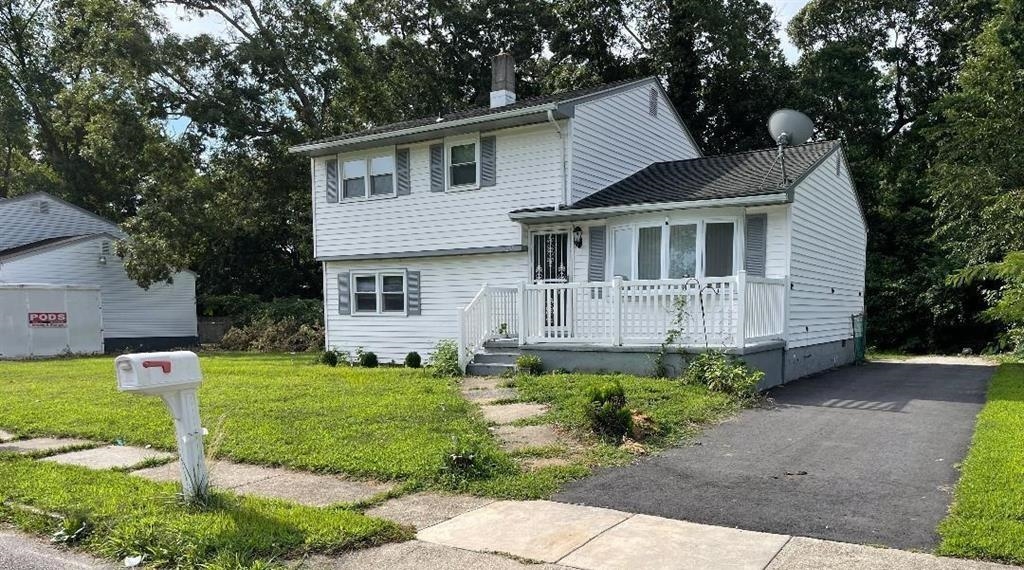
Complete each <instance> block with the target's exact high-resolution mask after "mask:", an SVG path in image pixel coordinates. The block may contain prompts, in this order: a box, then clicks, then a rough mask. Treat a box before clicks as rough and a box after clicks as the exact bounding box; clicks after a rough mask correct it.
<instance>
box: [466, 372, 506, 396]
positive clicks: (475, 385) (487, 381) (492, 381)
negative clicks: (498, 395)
mask: <svg viewBox="0 0 1024 570" xmlns="http://www.w3.org/2000/svg"><path fill="white" fill-rule="evenodd" d="M504 382H505V380H504V379H502V378H498V377H497V376H466V377H465V378H463V379H462V381H461V382H459V389H460V390H462V392H463V393H465V392H471V391H473V390H494V389H496V388H498V387H500V386H501V385H502V383H504Z"/></svg>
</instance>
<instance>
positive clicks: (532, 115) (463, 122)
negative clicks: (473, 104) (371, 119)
mask: <svg viewBox="0 0 1024 570" xmlns="http://www.w3.org/2000/svg"><path fill="white" fill-rule="evenodd" d="M549 111H550V112H552V114H553V115H554V116H555V117H556V118H558V119H566V118H568V115H565V114H564V113H563V112H561V111H560V110H559V104H558V103H554V102H552V103H544V104H542V105H536V106H531V107H523V108H520V109H512V110H510V111H506V112H498V113H488V114H486V115H480V116H477V117H467V118H465V119H456V120H454V121H441V122H438V123H431V124H428V125H420V126H417V127H410V128H407V129H400V130H397V131H387V132H383V133H374V134H370V135H365V136H361V137H353V138H350V139H343V140H338V141H323V142H313V143H305V144H300V145H295V146H293V147H290V148H289V149H288V152H289V153H291V154H299V155H303V156H322V155H325V154H332V153H336V152H342V151H346V150H358V149H362V148H369V147H372V146H379V145H383V144H405V143H414V142H420V141H426V140H431V139H437V138H441V137H443V136H446V135H448V134H456V133H458V132H464V131H472V130H476V129H477V128H478V127H479V126H481V125H484V124H487V123H503V124H502V125H501V126H502V127H505V126H518V125H520V124H522V125H525V124H531V123H536V122H542V121H545V120H547V114H548V112H549Z"/></svg>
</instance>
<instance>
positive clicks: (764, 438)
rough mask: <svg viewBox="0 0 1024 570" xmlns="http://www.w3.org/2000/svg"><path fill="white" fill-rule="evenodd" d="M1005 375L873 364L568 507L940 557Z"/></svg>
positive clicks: (790, 392)
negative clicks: (992, 388)
mask: <svg viewBox="0 0 1024 570" xmlns="http://www.w3.org/2000/svg"><path fill="white" fill-rule="evenodd" d="M993 371H994V368H992V367H989V366H983V365H978V364H944V363H931V362H927V363H922V362H913V361H912V362H907V363H871V364H866V365H863V366H853V367H847V368H843V369H840V370H836V371H832V372H829V373H826V374H823V375H820V376H816V377H813V378H807V379H803V380H800V381H797V382H793V383H791V384H787V385H785V386H782V387H779V388H777V389H775V390H773V391H772V393H771V396H772V397H773V398H774V400H775V405H774V407H771V408H765V409H753V410H746V411H744V412H742V413H741V414H740V415H739V416H737V417H736V418H734V419H733V420H730V421H728V422H726V423H724V424H722V425H719V426H716V427H714V428H711V429H708V430H707V431H705V433H704V434H703V435H702V436H701V437H700V438H699V439H698V440H696V441H695V442H693V443H690V444H688V445H686V446H683V447H679V448H675V449H671V450H668V451H666V452H665V453H663V454H661V455H659V456H657V457H654V458H651V459H649V460H646V461H643V462H641V463H640V464H638V465H633V466H630V467H623V468H615V469H605V470H602V471H600V472H598V473H597V474H595V475H594V476H593V477H590V478H587V479H584V480H581V481H577V482H576V483H573V484H571V485H570V486H569V487H567V488H566V489H565V490H564V491H563V492H561V493H560V494H559V495H558V496H556V497H555V499H556V500H559V501H564V502H571V503H582V504H587V505H592V506H598V507H610V508H613V509H619V510H624V511H630V512H639V513H645V514H650V515H656V516H662V517H670V518H677V519H683V520H687V521H692V522H698V523H706V524H714V525H721V526H732V527H739V528H743V529H747V530H757V531H766V532H774V533H780V534H792V535H797V536H810V537H815V538H823V539H829V540H838V541H844V542H856V543H862V544H873V545H885V546H890V547H895V548H903V549H912V548H916V549H932V548H934V547H935V546H936V545H937V544H938V536H937V535H936V533H935V527H936V525H937V524H938V523H939V521H940V520H942V518H943V516H945V514H946V509H947V508H948V506H949V503H950V500H951V498H952V496H951V490H952V488H953V485H954V484H955V483H956V480H957V477H958V471H957V469H956V466H957V463H959V462H960V461H961V460H962V459H963V458H964V456H965V455H966V453H967V448H968V445H969V443H970V439H971V434H972V433H973V429H974V421H975V416H976V415H977V413H978V412H979V411H980V410H981V407H982V405H983V404H984V402H985V389H986V387H987V384H988V379H989V377H990V376H991V375H992V373H993Z"/></svg>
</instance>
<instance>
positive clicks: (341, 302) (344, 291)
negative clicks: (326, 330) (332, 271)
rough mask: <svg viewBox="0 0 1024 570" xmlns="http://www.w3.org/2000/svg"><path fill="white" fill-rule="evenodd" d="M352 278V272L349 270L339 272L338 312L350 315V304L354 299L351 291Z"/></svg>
mask: <svg viewBox="0 0 1024 570" xmlns="http://www.w3.org/2000/svg"><path fill="white" fill-rule="evenodd" d="M351 280H352V274H351V273H349V272H348V271H343V272H341V273H339V274H338V314H339V315H348V314H351V313H352V310H351V308H350V307H349V305H350V304H351V301H352V295H351V294H350V291H351V287H352V285H351V283H350V282H351Z"/></svg>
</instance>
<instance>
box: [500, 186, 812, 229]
mask: <svg viewBox="0 0 1024 570" xmlns="http://www.w3.org/2000/svg"><path fill="white" fill-rule="evenodd" d="M791 201H792V197H791V196H790V195H789V194H788V193H787V192H785V191H783V192H775V193H771V194H757V195H753V196H738V197H733V198H710V199H707V200H687V201H683V202H651V203H645V204H628V205H624V206H603V207H598V208H580V209H567V210H546V211H540V212H518V213H517V212H511V213H510V214H509V218H510V219H511V220H512V221H515V222H521V223H532V222H556V221H569V220H586V219H592V218H601V217H605V216H608V215H619V214H642V213H645V212H661V211H665V210H690V209H696V208H720V207H727V206H770V205H772V204H785V203H788V202H791Z"/></svg>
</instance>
